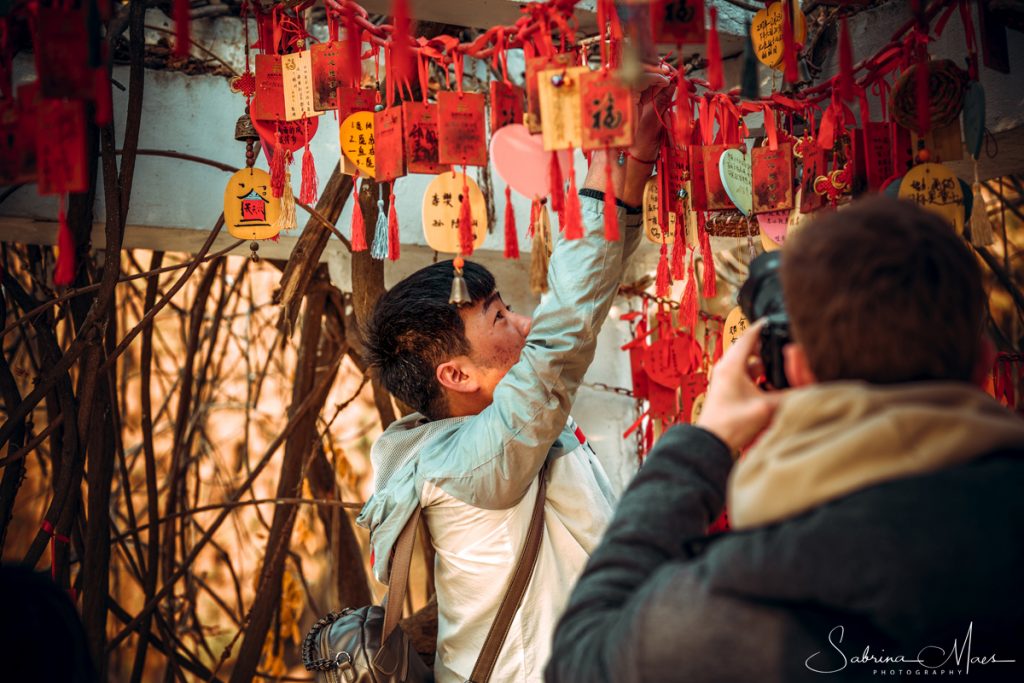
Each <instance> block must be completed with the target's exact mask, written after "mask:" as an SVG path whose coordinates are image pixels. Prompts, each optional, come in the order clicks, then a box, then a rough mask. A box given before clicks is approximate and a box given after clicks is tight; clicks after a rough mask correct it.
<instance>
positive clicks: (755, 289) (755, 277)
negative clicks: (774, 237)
mask: <svg viewBox="0 0 1024 683" xmlns="http://www.w3.org/2000/svg"><path fill="white" fill-rule="evenodd" d="M781 262H782V253H781V252H779V251H768V252H765V253H763V254H761V255H760V256H758V257H757V258H755V259H754V260H753V261H751V262H750V274H749V276H748V277H747V281H746V282H744V283H743V286H742V287H740V294H739V304H740V309H741V310H742V311H743V315H745V316H746V317H747V320H749V321H750V322H751V323H753V322H754V321H756V320H760V319H761V318H764V319H765V326H764V327H763V328H761V361H762V362H763V363H764V374H765V377H766V378H767V379H768V382H769V383H770V384H771V385H772V387H773V388H775V389H784V388H786V387H787V386H789V382H788V381H787V380H786V369H785V363H784V361H783V358H782V347H784V346H785V345H786V344H788V343H789V342H790V341H792V340H791V339H790V337H789V314H788V313H786V302H785V301H784V300H783V298H782V281H781V280H780V279H779V264H780V263H781Z"/></svg>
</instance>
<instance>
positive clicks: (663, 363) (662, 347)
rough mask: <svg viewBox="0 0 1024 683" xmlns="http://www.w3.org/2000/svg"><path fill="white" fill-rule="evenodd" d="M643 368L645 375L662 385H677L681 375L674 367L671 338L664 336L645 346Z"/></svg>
mask: <svg viewBox="0 0 1024 683" xmlns="http://www.w3.org/2000/svg"><path fill="white" fill-rule="evenodd" d="M644 370H645V371H646V372H647V376H648V377H650V378H651V380H652V381H654V382H655V383H657V384H660V385H662V386H664V387H676V386H679V380H680V379H681V378H682V375H681V374H680V372H679V369H678V368H677V367H676V358H675V348H674V344H673V338H672V337H671V336H666V337H665V338H663V339H659V340H657V341H656V342H654V343H653V344H651V345H650V346H648V347H647V351H646V353H645V354H644Z"/></svg>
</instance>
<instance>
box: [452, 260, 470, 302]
mask: <svg viewBox="0 0 1024 683" xmlns="http://www.w3.org/2000/svg"><path fill="white" fill-rule="evenodd" d="M454 265H455V277H454V278H453V279H452V293H451V295H450V296H449V297H448V303H450V304H454V305H455V306H465V305H466V304H468V303H471V301H470V298H469V287H467V286H466V279H465V278H463V277H462V265H463V260H462V257H461V256H459V257H457V258H456V259H455V264H454Z"/></svg>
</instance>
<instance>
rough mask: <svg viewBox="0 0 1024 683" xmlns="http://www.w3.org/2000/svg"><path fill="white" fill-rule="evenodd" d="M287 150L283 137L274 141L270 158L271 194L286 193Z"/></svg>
mask: <svg viewBox="0 0 1024 683" xmlns="http://www.w3.org/2000/svg"><path fill="white" fill-rule="evenodd" d="M286 154H287V153H286V152H285V151H284V147H282V146H281V138H280V136H278V137H277V140H276V141H275V142H274V153H273V155H272V157H271V159H270V194H271V196H273V197H280V196H281V195H283V194H284V167H285V156H286Z"/></svg>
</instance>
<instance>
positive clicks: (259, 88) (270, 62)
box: [252, 55, 284, 121]
mask: <svg viewBox="0 0 1024 683" xmlns="http://www.w3.org/2000/svg"><path fill="white" fill-rule="evenodd" d="M252 111H253V115H252V118H253V119H262V120H264V121H277V120H282V121H283V120H284V81H283V77H282V71H281V57H279V56H278V55H256V96H255V97H254V98H253V103H252Z"/></svg>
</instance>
